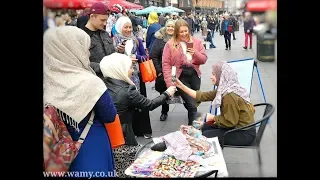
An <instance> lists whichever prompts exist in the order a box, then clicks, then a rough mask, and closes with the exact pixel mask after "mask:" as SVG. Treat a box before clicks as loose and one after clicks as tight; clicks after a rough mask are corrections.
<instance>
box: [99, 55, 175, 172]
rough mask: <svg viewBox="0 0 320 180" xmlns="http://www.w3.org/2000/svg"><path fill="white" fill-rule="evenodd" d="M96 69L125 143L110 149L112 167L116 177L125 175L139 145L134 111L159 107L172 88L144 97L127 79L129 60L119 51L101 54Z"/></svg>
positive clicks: (172, 92)
mask: <svg viewBox="0 0 320 180" xmlns="http://www.w3.org/2000/svg"><path fill="white" fill-rule="evenodd" d="M100 69H101V72H102V74H103V76H104V78H105V79H104V82H105V84H106V85H107V88H108V92H109V94H110V96H111V98H112V100H113V103H114V105H115V107H116V109H117V113H118V115H119V118H120V122H121V127H122V132H123V136H124V139H125V145H123V146H121V147H119V148H116V149H114V159H115V166H116V170H117V174H118V177H126V176H125V174H124V171H125V170H126V169H127V168H128V167H129V166H130V164H131V163H133V161H134V157H135V154H136V152H137V151H138V149H139V148H140V146H139V145H138V142H137V140H136V137H135V134H134V132H133V127H132V123H133V121H135V120H136V119H134V118H136V116H135V114H136V113H138V112H139V111H141V110H149V111H152V110H154V109H155V108H157V107H159V106H160V105H161V104H163V103H165V102H166V100H167V99H169V98H170V96H172V95H173V94H174V93H175V91H176V87H174V86H171V87H169V88H168V89H167V90H166V91H164V92H163V93H162V94H161V95H160V96H158V97H156V98H154V99H153V100H150V99H148V98H146V97H145V96H144V95H142V94H141V93H140V92H139V91H138V90H137V87H136V85H135V84H134V83H133V82H132V80H131V76H132V73H133V71H134V70H133V63H132V60H131V59H130V57H129V56H127V55H124V54H120V53H113V54H111V55H109V56H105V57H104V58H103V59H102V60H101V62H100Z"/></svg>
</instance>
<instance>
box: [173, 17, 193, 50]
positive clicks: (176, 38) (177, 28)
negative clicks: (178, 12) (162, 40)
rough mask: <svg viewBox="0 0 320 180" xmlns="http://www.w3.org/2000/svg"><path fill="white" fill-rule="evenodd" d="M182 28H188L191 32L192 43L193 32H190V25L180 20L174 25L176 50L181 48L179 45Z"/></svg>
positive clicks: (174, 46)
mask: <svg viewBox="0 0 320 180" xmlns="http://www.w3.org/2000/svg"><path fill="white" fill-rule="evenodd" d="M182 26H186V27H188V30H189V41H191V42H192V36H191V32H190V27H189V24H188V23H187V21H185V20H184V19H178V20H177V21H176V23H175V25H174V33H173V36H172V46H173V48H174V49H178V47H179V46H180V43H179V40H178V39H179V34H180V27H182Z"/></svg>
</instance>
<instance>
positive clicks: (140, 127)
mask: <svg viewBox="0 0 320 180" xmlns="http://www.w3.org/2000/svg"><path fill="white" fill-rule="evenodd" d="M115 29H116V31H117V34H116V35H115V37H114V40H115V43H114V45H115V46H116V47H118V49H119V48H120V47H121V48H123V49H124V47H125V46H124V45H121V44H126V46H127V45H131V46H132V47H133V48H132V50H131V52H124V54H126V55H128V56H130V57H131V58H132V59H137V62H135V63H134V66H133V68H134V72H133V75H132V77H131V80H132V81H133V83H134V84H135V85H136V87H137V89H138V91H140V93H141V94H142V95H144V96H145V97H147V89H146V85H145V83H144V82H143V81H142V78H141V74H140V72H139V66H138V65H139V64H138V63H141V62H142V60H143V59H147V58H148V57H147V55H146V51H145V50H144V46H143V43H142V40H141V39H139V38H136V37H135V36H134V35H133V33H132V23H131V20H130V19H129V18H128V17H125V16H123V17H120V18H119V19H118V20H117V22H116V24H115ZM128 43H131V44H128ZM118 52H121V50H120V51H118ZM135 119H136V121H135V122H134V124H133V131H134V133H135V135H136V136H144V137H145V138H151V137H152V128H151V123H150V115H149V111H146V110H142V111H141V112H137V113H135Z"/></svg>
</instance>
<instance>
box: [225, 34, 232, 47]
mask: <svg viewBox="0 0 320 180" xmlns="http://www.w3.org/2000/svg"><path fill="white" fill-rule="evenodd" d="M224 42H225V44H226V48H229V47H231V33H230V32H229V31H224Z"/></svg>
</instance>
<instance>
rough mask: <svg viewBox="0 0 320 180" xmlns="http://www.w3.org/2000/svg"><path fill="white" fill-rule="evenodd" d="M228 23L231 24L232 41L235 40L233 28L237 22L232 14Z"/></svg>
mask: <svg viewBox="0 0 320 180" xmlns="http://www.w3.org/2000/svg"><path fill="white" fill-rule="evenodd" d="M229 22H231V24H232V37H233V40H236V36H235V35H234V28H235V27H236V25H237V20H236V18H235V17H234V16H233V15H232V14H230V17H229Z"/></svg>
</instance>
